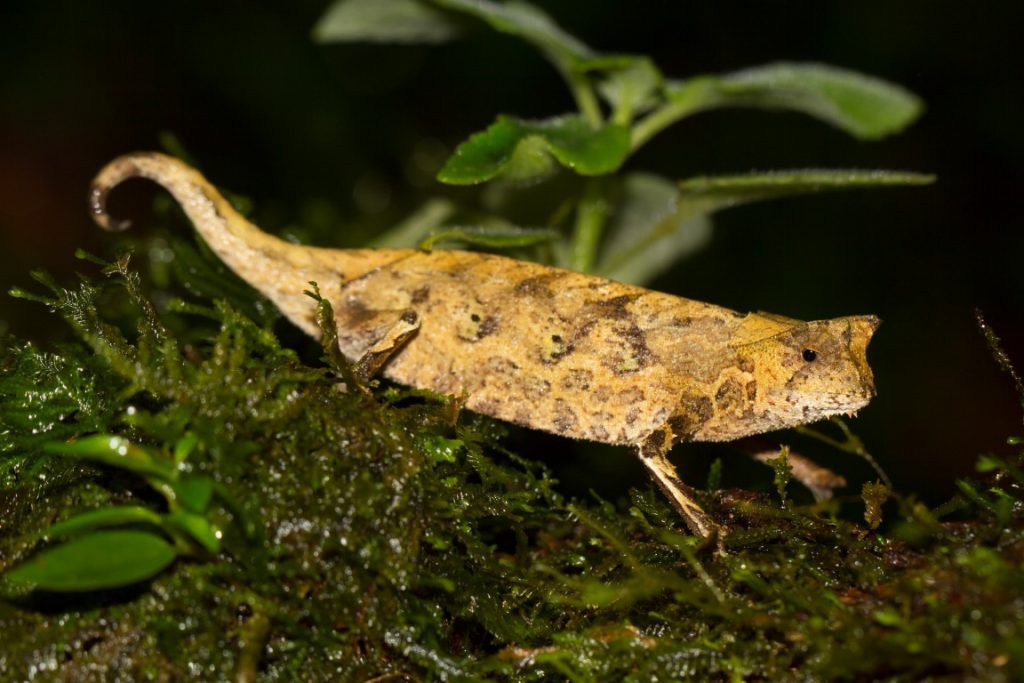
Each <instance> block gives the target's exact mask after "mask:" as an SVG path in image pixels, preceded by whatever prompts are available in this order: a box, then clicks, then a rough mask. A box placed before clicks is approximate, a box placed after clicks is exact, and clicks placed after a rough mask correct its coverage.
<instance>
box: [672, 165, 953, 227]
mask: <svg viewBox="0 0 1024 683" xmlns="http://www.w3.org/2000/svg"><path fill="white" fill-rule="evenodd" d="M934 180H935V177H934V176H930V175H924V174H921V173H904V172H895V171H861V170H833V169H805V170H798V171H771V172H768V173H749V174H743V175H732V176H702V177H697V178H690V179H688V180H684V181H681V182H680V183H679V188H680V191H681V193H682V195H681V198H680V202H681V204H683V205H684V206H685V211H686V213H687V215H691V216H692V215H698V214H707V213H711V212H713V211H719V210H721V209H727V208H729V207H732V206H738V205H740V204H747V203H749V202H756V201H760V200H763V199H777V198H781V197H788V196H791V195H798V194H811V193H814V192H824V191H827V190H852V189H859V188H864V187H886V186H893V185H927V184H928V183H931V182H933V181H934Z"/></svg>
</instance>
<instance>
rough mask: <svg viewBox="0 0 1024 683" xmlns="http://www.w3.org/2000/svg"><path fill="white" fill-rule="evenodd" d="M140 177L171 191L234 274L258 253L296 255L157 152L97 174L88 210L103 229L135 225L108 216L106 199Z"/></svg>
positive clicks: (138, 154)
mask: <svg viewBox="0 0 1024 683" xmlns="http://www.w3.org/2000/svg"><path fill="white" fill-rule="evenodd" d="M136 177H138V178H147V179H149V180H152V181H154V182H156V183H158V184H159V185H161V186H162V187H163V188H164V189H166V190H167V191H168V192H170V193H171V195H172V196H173V197H174V198H175V199H176V200H177V201H178V203H179V204H180V205H181V208H182V209H183V210H184V211H185V213H186V215H188V217H189V219H190V220H191V221H192V223H193V224H194V225H195V227H196V230H198V231H199V233H200V234H201V235H202V236H203V239H205V240H206V242H207V243H208V244H209V245H210V247H211V248H212V249H213V251H214V252H216V253H217V255H218V256H219V257H220V258H221V259H223V260H224V261H226V262H227V263H228V265H230V266H231V267H232V268H233V269H235V270H238V262H239V261H251V259H252V257H253V252H254V251H271V252H281V251H294V246H295V245H292V244H289V243H287V242H285V241H283V240H280V239H278V238H276V237H273V236H272V235H268V234H267V233H265V232H263V231H262V230H260V229H259V228H257V227H256V226H255V225H253V224H252V223H250V222H249V221H247V220H246V219H245V217H243V216H242V215H241V214H240V213H238V211H236V210H235V208H234V207H233V206H231V204H230V203H229V202H228V201H227V200H226V199H225V198H224V196H223V195H222V194H221V193H220V192H219V191H218V190H217V188H215V187H214V186H213V185H212V184H211V183H210V182H209V181H208V180H207V179H206V178H204V177H203V175H202V174H201V173H199V171H197V170H195V169H194V168H192V167H190V166H188V165H187V164H185V163H184V162H182V161H180V160H178V159H175V158H174V157H170V156H167V155H166V154H160V153H158V152H136V153H134V154H126V155H124V156H121V157H118V158H117V159H114V160H113V161H111V162H110V163H109V164H107V165H106V166H105V167H104V168H103V170H101V171H100V172H99V174H97V176H96V178H95V179H94V180H93V182H92V187H91V189H90V192H89V207H90V209H91V210H92V215H93V220H95V221H96V223H97V224H98V225H99V226H100V227H101V228H103V229H104V230H111V231H121V230H127V229H128V228H129V227H131V221H127V220H117V219H114V218H112V217H111V216H110V214H109V213H108V212H107V196H108V195H109V194H110V191H111V190H113V189H114V188H115V187H117V186H118V185H119V184H121V183H122V182H124V181H125V180H128V179H129V178H136ZM247 279H248V278H247Z"/></svg>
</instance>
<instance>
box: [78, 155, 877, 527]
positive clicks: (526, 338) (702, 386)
mask: <svg viewBox="0 0 1024 683" xmlns="http://www.w3.org/2000/svg"><path fill="white" fill-rule="evenodd" d="M135 176H140V177H144V178H149V179H151V180H154V181H156V182H157V183H159V184H161V185H162V186H163V187H165V188H166V189H167V190H168V191H169V192H170V193H171V194H172V195H173V196H174V197H175V199H177V200H178V202H180V204H181V206H182V207H183V209H184V210H185V212H186V213H187V214H188V216H189V218H190V219H191V220H192V222H193V223H194V224H195V226H196V228H197V230H198V231H199V232H200V234H201V235H202V236H203V238H204V239H205V240H206V241H207V243H208V244H209V245H210V247H211V248H212V249H213V250H214V251H215V252H216V253H217V254H218V255H219V256H220V257H221V258H222V259H223V260H224V262H225V263H227V264H228V266H230V267H231V268H232V269H233V270H234V271H235V272H237V273H238V274H239V275H240V276H241V277H242V278H244V279H245V280H246V281H248V282H249V283H250V284H251V285H252V286H253V287H255V288H256V289H258V290H259V291H260V292H262V293H263V294H264V295H265V296H267V297H268V298H269V299H271V300H272V301H273V302H274V303H275V304H276V305H277V306H278V307H279V308H280V310H281V311H282V313H284V315H285V316H287V317H288V319H289V320H291V321H292V322H293V323H294V324H295V325H297V326H298V327H299V328H301V329H302V330H304V331H305V332H307V333H309V334H310V335H313V336H318V335H319V329H318V328H317V326H316V323H315V319H314V315H315V306H314V303H313V301H312V300H311V299H310V298H309V297H308V296H306V295H305V294H304V291H305V290H307V289H309V284H308V283H310V282H311V281H315V282H317V283H318V284H319V286H320V290H321V292H322V294H323V295H324V297H325V298H326V299H328V300H329V301H330V302H331V303H332V304H333V306H334V310H335V314H336V318H337V323H338V339H339V344H340V346H341V350H342V351H343V352H344V354H345V355H346V356H347V357H348V358H350V359H352V360H353V361H355V362H357V363H358V362H359V361H361V360H362V361H365V359H367V358H368V357H374V358H383V359H384V360H385V361H386V362H384V364H383V369H382V373H383V374H384V376H386V377H388V378H389V379H392V380H394V381H396V382H400V383H402V384H407V385H410V386H414V387H419V388H422V389H431V390H434V391H437V392H441V393H447V394H465V396H466V403H465V405H466V407H467V408H469V409H470V410H473V411H475V412H478V413H483V414H485V415H490V416H492V417H496V418H499V419H502V420H507V421H509V422H514V423H516V424H520V425H523V426H526V427H530V428H533V429H540V430H543V431H547V432H552V433H555V434H562V435H564V436H569V437H573V438H577V439H588V440H592V441H600V442H603V443H611V444H624V445H631V446H633V447H635V448H636V450H637V452H638V453H639V455H640V456H641V460H642V461H643V462H644V464H645V465H646V466H647V467H648V469H649V470H650V472H651V474H652V475H653V476H654V478H655V480H656V481H657V482H658V484H659V485H660V486H661V487H662V489H663V490H664V491H665V492H666V493H667V494H668V495H669V498H670V499H671V500H672V502H673V503H674V504H675V505H676V507H677V508H678V509H679V511H680V513H681V514H682V515H683V518H684V519H685V520H686V522H687V524H688V525H689V526H690V528H691V529H692V530H693V531H694V532H695V533H697V534H699V535H701V536H709V535H713V534H714V533H715V532H716V531H717V526H716V525H715V523H714V522H713V521H712V520H711V519H710V518H708V517H707V515H706V514H705V513H704V512H703V511H702V510H701V509H700V507H699V505H698V504H697V503H696V502H695V501H694V499H693V496H692V493H691V492H690V490H689V489H688V487H686V486H685V484H683V483H682V482H681V481H680V480H679V478H678V476H677V475H676V473H675V470H674V468H673V467H672V465H671V464H670V463H669V461H668V459H667V457H666V454H667V452H668V451H669V449H670V448H671V447H672V446H673V445H674V444H675V443H677V442H680V441H728V440H732V439H737V438H740V437H743V436H747V435H751V434H757V433H761V432H765V431H770V430H774V429H780V428H783V427H791V426H795V425H800V424H805V423H808V422H813V421H816V420H819V419H821V418H824V417H827V416H829V415H834V414H838V413H849V412H853V411H856V410H857V409H859V408H861V407H863V406H864V405H866V404H867V403H868V401H869V400H870V399H871V398H872V396H873V395H874V384H873V382H872V376H871V369H870V367H869V366H868V364H867V360H866V357H865V352H866V348H867V345H868V342H869V340H870V339H871V336H872V334H873V333H874V331H875V329H876V328H877V327H878V319H877V318H875V317H874V316H851V317H845V318H837V319H835V320H820V321H814V322H801V321H799V320H792V319H788V318H782V317H780V316H775V315H770V314H761V313H749V314H744V313H737V312H735V311H731V310H728V309H725V308H721V307H719V306H714V305H711V304H706V303H701V302H698V301H691V300H689V299H683V298H680V297H676V296H672V295H669V294H662V293H660V292H652V291H649V290H646V289H642V288H640V287H635V286H632V285H627V284H623V283H620V282H615V281H612V280H607V279H604V278H599V277H595V276H592V275H584V274H581V273H574V272H570V271H566V270H561V269H558V268H553V267H551V266H545V265H541V264H537V263H530V262H526V261H517V260H513V259H509V258H505V257H502V256H495V255H491V254H481V253H475V252H466V251H430V252H426V251H420V250H415V249H351V250H339V249H324V248H317V247H307V246H299V245H295V244H290V243H288V242H285V241H283V240H280V239H277V238H275V237H272V236H270V235H267V234H266V233H264V232H262V231H261V230H259V229H258V228H257V227H255V226H254V225H252V224H250V223H249V222H248V221H246V220H245V219H244V218H243V217H242V216H241V215H239V214H238V213H237V212H236V211H235V210H234V209H233V208H232V207H231V206H230V204H228V202H227V201H226V200H225V199H224V198H223V197H222V196H221V195H220V193H219V192H217V190H216V189H215V188H214V187H213V186H212V185H211V184H210V183H209V182H207V180H206V179H205V178H203V176H202V175H200V174H199V172H197V171H196V170H194V169H192V168H190V167H189V166H187V165H185V164H184V163H182V162H181V161H179V160H177V159H174V158H171V157H168V156H165V155H162V154H157V153H139V154H132V155H127V156H123V157H120V158H118V159H116V160H114V161H113V162H111V163H110V164H109V165H108V166H107V167H106V168H104V169H103V170H102V171H101V172H100V174H99V175H98V176H97V178H96V180H95V181H94V183H93V190H92V197H91V199H92V209H93V213H94V216H95V218H96V220H97V222H98V223H99V224H100V225H101V226H103V227H104V228H107V229H123V228H124V227H127V225H126V224H124V223H115V222H113V221H112V220H111V219H110V217H109V215H108V214H107V213H106V209H105V201H106V196H107V193H108V192H109V190H110V189H111V188H113V187H114V186H115V185H117V184H118V183H120V182H121V181H123V180H125V179H127V178H130V177H135ZM379 365H380V363H377V364H375V365H374V367H377V366H379Z"/></svg>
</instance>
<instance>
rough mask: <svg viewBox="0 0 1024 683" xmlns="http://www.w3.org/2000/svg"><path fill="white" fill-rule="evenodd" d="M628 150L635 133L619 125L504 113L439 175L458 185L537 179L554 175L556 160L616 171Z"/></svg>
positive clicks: (579, 168)
mask: <svg viewBox="0 0 1024 683" xmlns="http://www.w3.org/2000/svg"><path fill="white" fill-rule="evenodd" d="M628 151H629V132H628V131H627V130H626V128H625V127H623V126H620V125H617V124H609V125H606V126H603V127H601V128H596V129H595V128H592V127H591V126H590V125H589V124H588V123H587V122H586V121H584V120H583V118H582V117H580V116H574V115H568V116H560V117H557V118H553V119H547V120H544V121H524V120H522V119H514V118H511V117H508V116H499V117H498V120H497V121H495V122H494V123H493V124H491V126H490V127H489V128H488V129H487V130H485V131H483V132H481V133H477V134H476V135H473V136H472V137H471V138H470V139H469V140H467V141H466V142H464V143H462V144H461V145H459V147H458V149H456V150H455V154H453V155H452V157H451V158H450V159H449V160H448V162H447V163H446V164H445V165H444V168H442V169H441V171H440V172H439V173H438V176H437V177H438V180H440V181H441V182H445V183H450V184H452V185H473V184H476V183H482V182H485V181H487V180H491V179H493V178H497V177H501V178H503V179H505V180H511V181H518V182H526V181H536V180H538V179H541V178H543V177H544V176H546V175H547V174H549V173H550V171H551V167H552V163H551V160H552V159H554V160H557V161H558V163H560V164H561V165H562V166H565V167H566V168H569V169H572V170H573V171H575V172H576V173H578V174H580V175H585V176H594V175H603V174H606V173H611V172H612V171H614V170H616V169H617V168H618V167H619V166H620V165H621V164H622V162H623V161H624V160H625V158H626V154H627V153H628Z"/></svg>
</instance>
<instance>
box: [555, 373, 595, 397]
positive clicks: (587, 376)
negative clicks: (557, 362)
mask: <svg viewBox="0 0 1024 683" xmlns="http://www.w3.org/2000/svg"><path fill="white" fill-rule="evenodd" d="M593 379H594V373H592V372H591V371H590V370H586V369H584V368H571V369H570V370H569V371H568V372H567V373H566V375H565V377H564V378H563V379H562V387H563V388H565V389H575V390H577V391H587V390H588V389H590V382H591V381H593Z"/></svg>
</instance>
